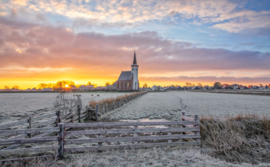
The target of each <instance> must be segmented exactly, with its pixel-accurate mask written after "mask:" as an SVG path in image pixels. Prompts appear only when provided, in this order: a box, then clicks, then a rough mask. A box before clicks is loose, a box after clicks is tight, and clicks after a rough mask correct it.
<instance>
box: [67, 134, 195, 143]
mask: <svg viewBox="0 0 270 167" xmlns="http://www.w3.org/2000/svg"><path fill="white" fill-rule="evenodd" d="M192 138H200V135H171V136H167V135H159V136H138V137H108V138H90V139H66V140H65V141H64V143H65V144H81V143H98V142H118V141H133V142H134V141H146V140H169V139H171V140H172V139H192Z"/></svg>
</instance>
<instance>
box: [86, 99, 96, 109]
mask: <svg viewBox="0 0 270 167" xmlns="http://www.w3.org/2000/svg"><path fill="white" fill-rule="evenodd" d="M96 104H98V102H96V101H95V100H92V101H90V102H89V103H88V105H89V106H91V107H92V108H95V107H96Z"/></svg>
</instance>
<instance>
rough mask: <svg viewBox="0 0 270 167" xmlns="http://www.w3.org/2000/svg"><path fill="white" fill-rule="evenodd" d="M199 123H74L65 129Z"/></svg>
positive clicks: (190, 123)
mask: <svg viewBox="0 0 270 167" xmlns="http://www.w3.org/2000/svg"><path fill="white" fill-rule="evenodd" d="M199 124H200V123H199V122H198V121H184V122H181V121H169V122H109V123H107V122H106V123H104V122H102V123H74V124H66V125H65V128H92V127H96V128H103V127H117V126H151V125H199Z"/></svg>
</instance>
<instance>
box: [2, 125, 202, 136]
mask: <svg viewBox="0 0 270 167" xmlns="http://www.w3.org/2000/svg"><path fill="white" fill-rule="evenodd" d="M187 131H190V132H194V131H197V132H198V131H200V128H199V127H196V128H170V129H169V128H142V129H138V128H132V129H101V130H80V131H66V136H75V135H98V134H103V135H105V134H117V133H159V132H160V133H163V132H164V133H167V132H187ZM0 132H1V131H0Z"/></svg>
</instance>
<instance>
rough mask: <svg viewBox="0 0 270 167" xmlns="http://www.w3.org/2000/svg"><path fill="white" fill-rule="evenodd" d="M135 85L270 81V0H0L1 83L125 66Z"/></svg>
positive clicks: (99, 76)
mask: <svg viewBox="0 0 270 167" xmlns="http://www.w3.org/2000/svg"><path fill="white" fill-rule="evenodd" d="M134 50H136V54H137V63H138V65H139V82H140V86H142V85H143V84H144V83H147V84H148V86H152V85H154V84H155V85H161V86H165V85H171V84H178V85H184V84H185V82H191V83H194V84H197V83H202V84H208V85H213V83H214V82H216V81H218V82H221V83H228V84H233V83H239V84H245V85H249V84H253V85H258V84H269V83H270V0H237V1H233V0H134V1H132V0H123V1H121V0H101V1H98V0H79V1H75V0H72V1H71V0H67V1H58V0H44V1H43V0H33V1H27V0H0V89H3V88H4V86H5V85H7V86H10V87H12V86H14V85H18V86H20V88H23V89H26V88H32V87H36V86H37V85H38V84H39V83H49V82H52V83H54V82H56V81H59V80H73V81H75V83H76V84H86V83H87V82H88V81H90V82H91V83H96V84H98V85H100V86H103V85H105V83H106V82H110V83H112V82H114V81H116V80H117V79H118V77H119V75H120V73H121V71H129V70H130V69H131V66H130V65H131V64H132V62H133V54H134Z"/></svg>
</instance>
